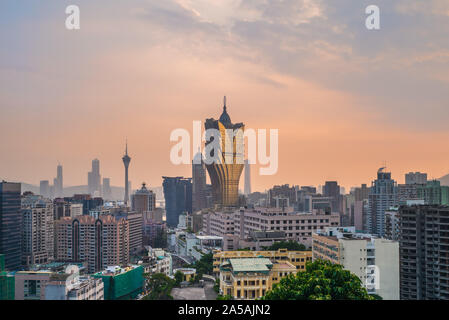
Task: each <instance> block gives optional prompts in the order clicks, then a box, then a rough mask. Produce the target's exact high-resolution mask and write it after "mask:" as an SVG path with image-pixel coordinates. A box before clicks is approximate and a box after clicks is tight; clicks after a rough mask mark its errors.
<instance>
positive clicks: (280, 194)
mask: <svg viewBox="0 0 449 320" xmlns="http://www.w3.org/2000/svg"><path fill="white" fill-rule="evenodd" d="M296 194H297V192H296V188H295V187H294V186H291V187H290V186H289V185H288V184H284V185H282V186H273V188H271V189H270V190H268V193H267V197H268V203H269V205H270V206H271V207H276V199H277V198H288V203H289V205H290V206H294V205H295V204H296V202H297V195H296Z"/></svg>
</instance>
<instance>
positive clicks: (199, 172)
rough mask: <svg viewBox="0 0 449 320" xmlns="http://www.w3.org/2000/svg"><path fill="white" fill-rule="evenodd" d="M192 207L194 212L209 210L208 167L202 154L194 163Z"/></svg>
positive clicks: (199, 153) (199, 154)
mask: <svg viewBox="0 0 449 320" xmlns="http://www.w3.org/2000/svg"><path fill="white" fill-rule="evenodd" d="M192 207H193V211H198V210H201V209H204V208H207V190H206V166H205V165H204V161H203V155H202V154H201V152H198V153H197V154H196V155H195V157H194V159H193V161H192Z"/></svg>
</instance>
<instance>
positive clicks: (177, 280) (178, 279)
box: [174, 270, 184, 287]
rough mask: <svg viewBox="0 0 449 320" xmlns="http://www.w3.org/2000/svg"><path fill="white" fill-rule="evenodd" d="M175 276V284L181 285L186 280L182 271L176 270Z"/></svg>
mask: <svg viewBox="0 0 449 320" xmlns="http://www.w3.org/2000/svg"><path fill="white" fill-rule="evenodd" d="M174 277H175V286H176V287H177V286H179V285H180V284H181V282H183V281H184V274H183V273H182V272H181V271H179V270H178V271H176V272H175V274H174Z"/></svg>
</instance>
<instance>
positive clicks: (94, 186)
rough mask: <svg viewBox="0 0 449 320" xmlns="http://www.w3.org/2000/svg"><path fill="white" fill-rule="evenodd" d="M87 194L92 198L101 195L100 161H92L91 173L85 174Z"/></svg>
mask: <svg viewBox="0 0 449 320" xmlns="http://www.w3.org/2000/svg"><path fill="white" fill-rule="evenodd" d="M87 188H88V193H89V194H91V195H92V196H93V197H99V196H100V195H101V175H100V160H98V159H94V160H92V171H90V172H88V173H87Z"/></svg>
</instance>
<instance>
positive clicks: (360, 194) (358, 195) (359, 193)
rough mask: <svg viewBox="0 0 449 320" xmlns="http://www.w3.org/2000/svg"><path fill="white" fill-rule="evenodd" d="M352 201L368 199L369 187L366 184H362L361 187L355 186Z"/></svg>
mask: <svg viewBox="0 0 449 320" xmlns="http://www.w3.org/2000/svg"><path fill="white" fill-rule="evenodd" d="M353 193H354V201H363V200H368V194H369V188H367V186H366V184H362V186H361V187H358V188H355V189H354V191H353Z"/></svg>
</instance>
